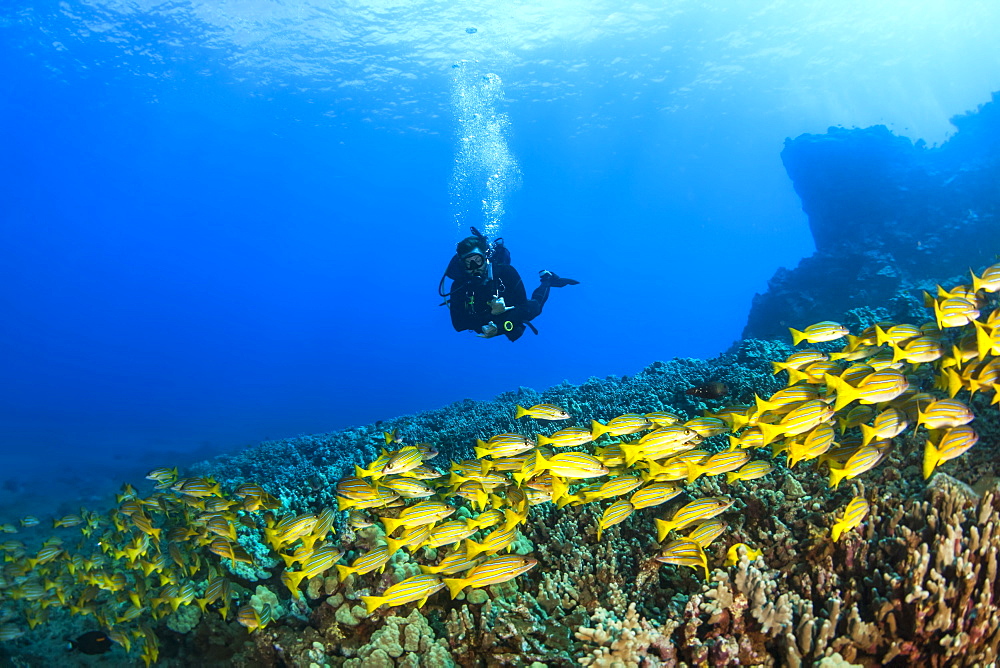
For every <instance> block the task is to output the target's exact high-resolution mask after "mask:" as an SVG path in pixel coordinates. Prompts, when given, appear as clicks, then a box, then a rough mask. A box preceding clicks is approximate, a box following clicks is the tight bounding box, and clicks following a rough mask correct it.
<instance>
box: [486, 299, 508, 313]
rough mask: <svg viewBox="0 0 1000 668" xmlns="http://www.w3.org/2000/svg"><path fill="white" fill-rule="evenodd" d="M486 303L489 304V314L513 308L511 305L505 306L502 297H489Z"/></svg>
mask: <svg viewBox="0 0 1000 668" xmlns="http://www.w3.org/2000/svg"><path fill="white" fill-rule="evenodd" d="M487 304H489V305H490V315H500V314H501V313H503V312H505V311H509V310H511V309H512V308H514V307H513V306H507V305H506V304H504V302H503V297H500V298H499V299H491V300H490V301H488V302H487Z"/></svg>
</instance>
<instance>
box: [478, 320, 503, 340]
mask: <svg viewBox="0 0 1000 668" xmlns="http://www.w3.org/2000/svg"><path fill="white" fill-rule="evenodd" d="M499 333H500V330H499V329H497V326H496V325H495V324H494V323H493V322H488V323H486V324H485V325H483V333H482V334H476V336H479V337H482V338H484V339H492V338H493V337H494V336H496V335H497V334H499Z"/></svg>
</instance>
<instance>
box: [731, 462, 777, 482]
mask: <svg viewBox="0 0 1000 668" xmlns="http://www.w3.org/2000/svg"><path fill="white" fill-rule="evenodd" d="M773 470H774V466H772V465H771V462H765V461H763V460H757V461H755V462H748V463H747V464H745V465H744V466H742V467H741V468H740V469H739V470H737V471H732V472H730V473H727V474H726V482H727V483H729V484H730V485H731V484H733V483H734V482H736V481H737V480H756V479H757V478H763V477H764V476H766V475H767V474H768V473H770V472H771V471H773Z"/></svg>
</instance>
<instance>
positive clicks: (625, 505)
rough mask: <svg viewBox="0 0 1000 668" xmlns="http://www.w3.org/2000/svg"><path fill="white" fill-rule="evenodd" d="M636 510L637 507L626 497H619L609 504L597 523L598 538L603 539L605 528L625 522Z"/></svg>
mask: <svg viewBox="0 0 1000 668" xmlns="http://www.w3.org/2000/svg"><path fill="white" fill-rule="evenodd" d="M634 510H635V508H634V507H633V506H632V504H631V503H629V502H628V501H627V500H626V499H618V500H617V501H615V502H614V503H612V504H611V505H610V506H608V507H607V508H606V509H605V510H604V514H603V515H602V516H601V519H600V521H598V523H597V540H601V533H602V532H603V531H604V530H605V529H607V528H608V527H612V526H614V525H616V524H619V523H621V522H624V521H625V520H627V519H628V517H629V515H631V514H632V513H633V511H634Z"/></svg>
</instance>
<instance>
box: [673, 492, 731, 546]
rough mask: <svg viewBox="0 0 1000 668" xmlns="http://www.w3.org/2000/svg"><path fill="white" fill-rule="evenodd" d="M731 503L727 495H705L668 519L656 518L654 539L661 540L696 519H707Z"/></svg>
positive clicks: (727, 507) (716, 514)
mask: <svg viewBox="0 0 1000 668" xmlns="http://www.w3.org/2000/svg"><path fill="white" fill-rule="evenodd" d="M732 505H733V500H732V499H730V498H729V497H727V496H706V497H702V498H700V499H695V500H694V501H691V502H690V503H688V504H687V505H685V506H682V507H681V508H680V509H679V510H678V511H677V512H675V513H674V514H673V516H672V517H671V518H670V519H669V520H661V519H657V520H655V522H656V539H657V540H658V541H660V542H661V543H662V542H663V539H664V538H666V537H667V534H668V533H670V532H671V531H673V530H674V529H683V528H684V527H686V526H688V525H690V524H694V523H695V522H697V521H698V520H707V519H711V518H713V517H716V516H718V515H721V514H722V513H724V512H726V511H727V510H728V509H729V507H730V506H732Z"/></svg>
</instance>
